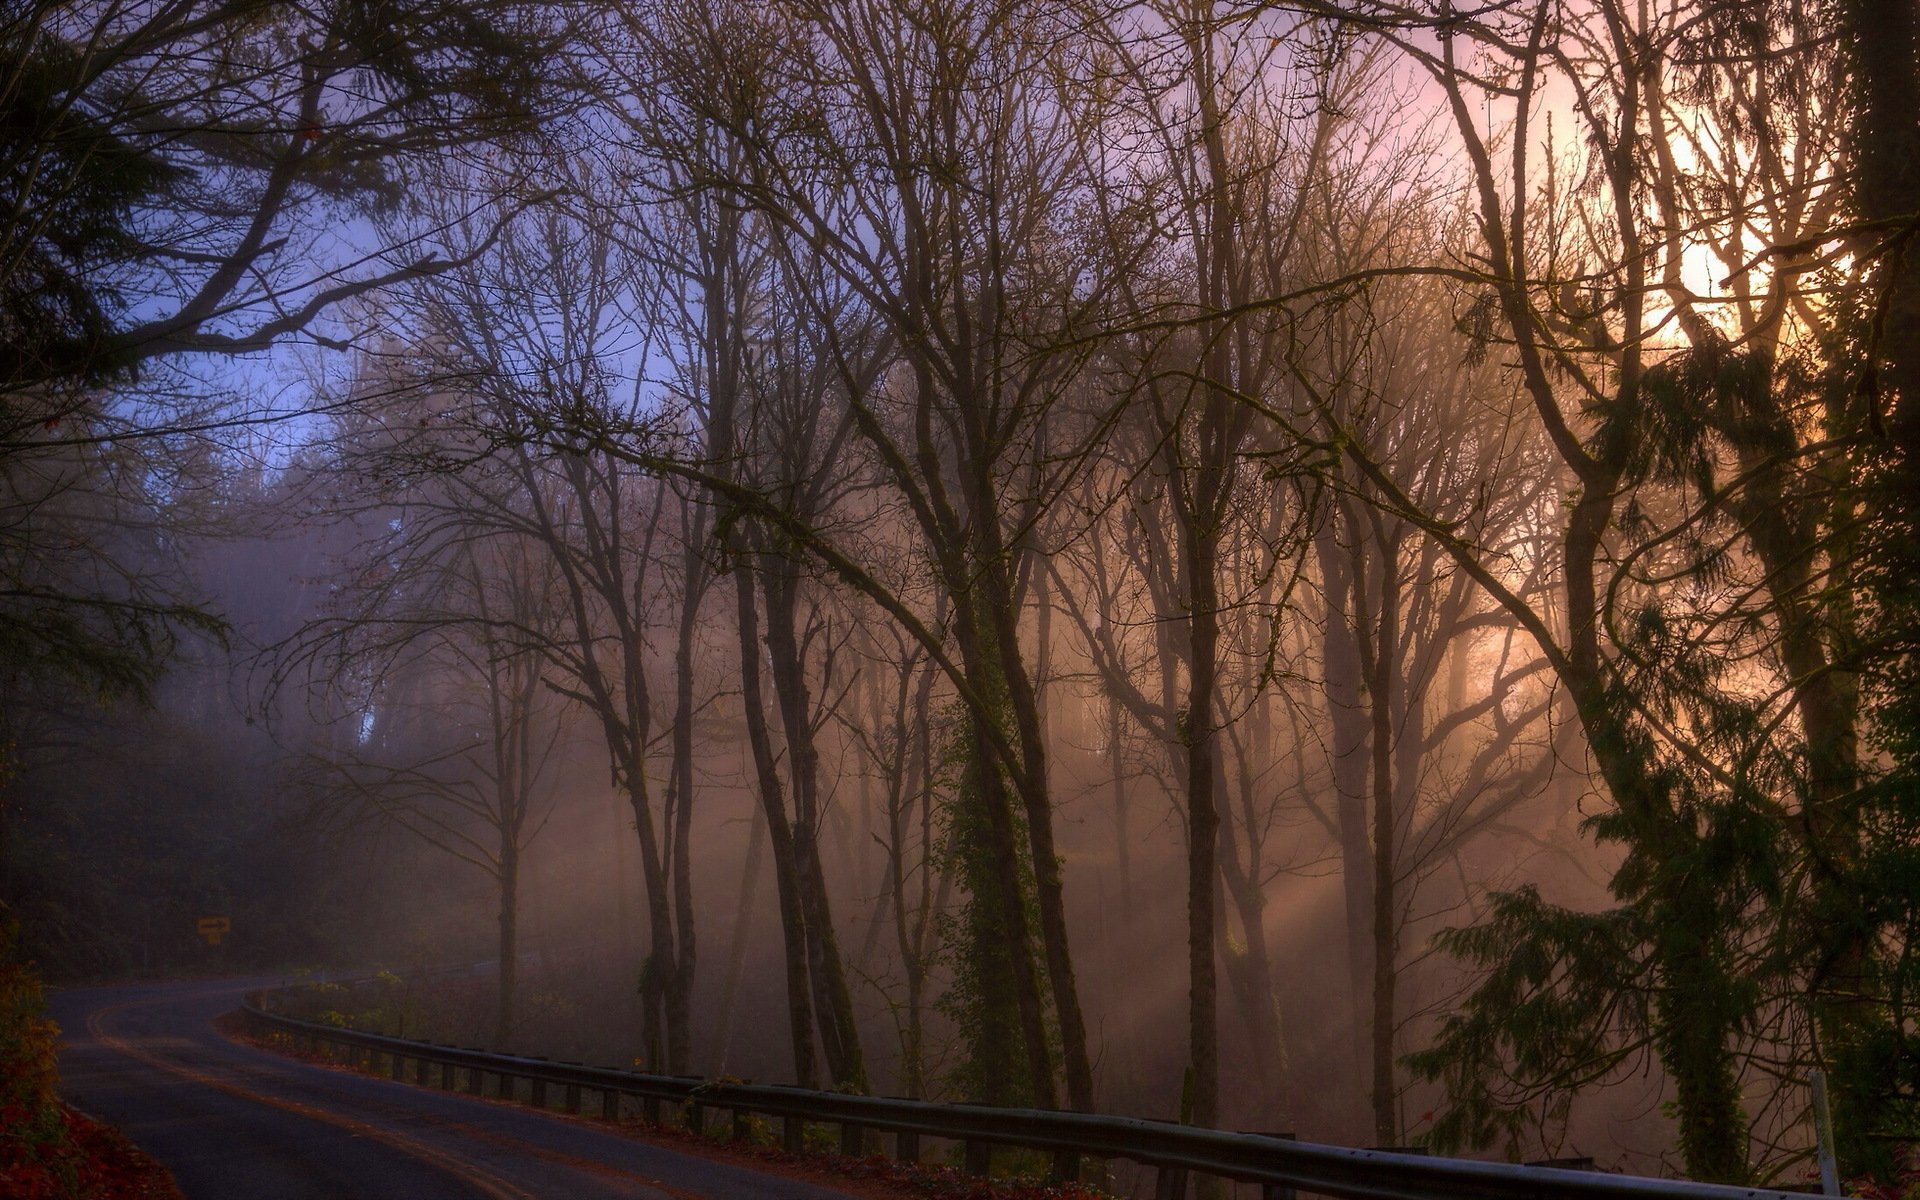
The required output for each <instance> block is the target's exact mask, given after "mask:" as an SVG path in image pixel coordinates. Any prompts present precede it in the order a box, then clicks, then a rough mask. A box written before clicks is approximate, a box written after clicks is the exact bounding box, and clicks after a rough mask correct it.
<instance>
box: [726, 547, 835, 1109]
mask: <svg viewBox="0 0 1920 1200" xmlns="http://www.w3.org/2000/svg"><path fill="white" fill-rule="evenodd" d="M733 582H734V599H735V607H736V613H737V618H738V628H739V632H740V699H741V706H742V709H743V710H744V712H745V714H746V721H747V741H748V743H749V745H750V746H751V748H752V753H753V765H754V773H755V775H756V776H757V777H758V779H759V784H760V806H761V812H762V813H763V814H764V815H765V817H766V822H767V841H768V843H769V844H770V845H771V846H772V848H773V877H774V885H775V890H776V892H777V893H778V896H779V900H780V936H781V941H782V944H783V946H784V948H785V950H786V963H787V1034H788V1038H789V1040H790V1042H791V1044H792V1046H793V1081H794V1083H796V1084H798V1085H799V1086H801V1087H807V1088H810V1087H813V1086H815V1084H816V1082H817V1080H816V1076H815V1072H814V1063H813V999H812V985H811V982H810V980H809V979H808V971H807V932H806V919H805V917H804V916H803V915H802V909H801V902H800V885H799V882H798V880H797V878H796V873H795V871H794V865H793V830H792V827H791V826H790V825H789V824H788V823H787V807H786V801H785V799H783V798H782V795H781V787H780V773H779V770H778V768H777V767H776V765H775V762H774V757H773V745H772V741H771V739H770V738H769V737H768V735H767V710H766V697H765V696H764V695H763V693H762V688H761V682H760V619H759V616H758V614H757V611H756V605H755V603H754V580H753V574H752V572H751V571H749V570H748V569H747V568H746V567H745V566H739V567H736V568H735V570H734V573H733Z"/></svg>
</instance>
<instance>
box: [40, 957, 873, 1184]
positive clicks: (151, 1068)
mask: <svg viewBox="0 0 1920 1200" xmlns="http://www.w3.org/2000/svg"><path fill="white" fill-rule="evenodd" d="M271 982H272V981H269V980H229V981H224V982H220V983H192V984H159V985H147V986H140V987H116V988H90V989H86V990H77V991H69V992H59V993H56V994H55V995H54V996H53V997H52V1007H53V1015H54V1019H55V1020H57V1021H59V1023H60V1027H61V1030H62V1031H63V1039H62V1040H63V1042H64V1045H63V1048H62V1050H61V1055H60V1076H61V1085H62V1091H63V1092H64V1093H65V1095H66V1097H67V1099H68V1100H70V1101H71V1102H72V1103H73V1104H75V1105H76V1106H77V1107H79V1108H82V1109H85V1110H86V1111H87V1112H89V1113H92V1114H93V1115H95V1116H97V1117H100V1118H102V1119H103V1120H106V1121H109V1122H111V1123H112V1124H114V1125H117V1126H118V1127H119V1128H120V1129H121V1130H122V1131H123V1132H124V1133H126V1135H127V1136H128V1137H130V1138H132V1139H133V1141H134V1142H135V1143H136V1144H137V1145H138V1146H139V1147H140V1148H141V1149H143V1150H145V1151H146V1152H147V1153H149V1154H151V1155H153V1156H154V1157H155V1158H156V1159H158V1160H160V1162H162V1163H163V1164H165V1165H166V1166H167V1167H168V1168H169V1169H171V1170H172V1171H173V1173H174V1177H175V1179H177V1180H178V1181H179V1183H180V1190H181V1191H183V1192H185V1193H186V1194H187V1196H188V1200H254V1198H256V1197H258V1198H271V1200H373V1198H375V1197H396V1198H404V1200H476V1198H482V1197H484V1198H486V1200H548V1198H552V1200H563V1198H565V1200H572V1198H574V1197H578V1198H580V1200H602V1198H603V1197H605V1198H611V1197H660V1198H668V1197H671V1198H673V1200H689V1198H692V1197H726V1198H728V1200H845V1196H844V1193H840V1192H834V1191H829V1190H827V1189H824V1188H821V1187H817V1186H815V1185H812V1184H807V1183H802V1182H799V1181H797V1180H789V1179H782V1178H780V1177H778V1176H774V1175H765V1174H761V1173H759V1172H756V1171H750V1170H747V1169H745V1168H743V1167H737V1166H731V1165H728V1164H725V1163H718V1162H712V1161H709V1160H707V1159H704V1158H698V1157H694V1156H691V1155H686V1154H678V1153H675V1152H674V1151H672V1150H666V1149H662V1148H661V1147H658V1146H653V1145H649V1144H647V1143H645V1142H638V1141H633V1140H631V1139H628V1138H624V1137H620V1136H618V1135H617V1134H613V1133H610V1132H606V1131H604V1130H601V1129H596V1128H594V1127H593V1126H592V1125H591V1124H588V1123H586V1122H580V1121H570V1120H566V1119H563V1118H560V1117H557V1116H549V1115H546V1114H543V1113H538V1112H533V1111H530V1110H528V1109H525V1108H517V1107H514V1106H511V1105H507V1104H501V1103H494V1102H489V1101H486V1100H481V1099H479V1098H477V1097H468V1096H459V1095H452V1094H449V1093H446V1092H440V1091H433V1090H428V1089H425V1088H415V1087H410V1086H408V1085H406V1084H403V1083H391V1082H388V1081H386V1080H383V1079H377V1078H373V1077H370V1076H365V1075H358V1074H354V1073H351V1072H347V1071H335V1070H329V1069H327V1068H325V1067H319V1066H313V1065H311V1064H308V1063H303V1062H297V1061H294V1060H291V1059H285V1058H281V1057H280V1056H278V1055H275V1054H269V1053H267V1052H265V1051H262V1050H257V1049H255V1048H253V1047H251V1046H246V1045H241V1044H239V1043H235V1042H232V1041H229V1040H227V1039H226V1038H225V1037H223V1036H222V1035H221V1034H220V1033H218V1032H217V1031H216V1030H215V1029H214V1028H213V1025H212V1022H213V1019H214V1018H215V1017H217V1016H219V1015H220V1014H221V1013H225V1012H229V1011H231V1010H232V1009H234V1008H236V1007H238V1006H239V1002H240V995H241V993H242V992H243V991H245V990H247V989H248V988H251V987H259V986H263V985H265V984H269V983H271Z"/></svg>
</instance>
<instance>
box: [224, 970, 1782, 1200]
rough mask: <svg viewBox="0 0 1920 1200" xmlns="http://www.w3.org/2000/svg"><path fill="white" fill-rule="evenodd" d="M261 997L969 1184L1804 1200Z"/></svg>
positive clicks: (611, 1102) (1403, 1197) (696, 1118)
mask: <svg viewBox="0 0 1920 1200" xmlns="http://www.w3.org/2000/svg"><path fill="white" fill-rule="evenodd" d="M265 995H266V994H265V993H263V992H255V993H252V994H250V995H249V996H248V997H247V998H246V1001H245V1002H244V1004H243V1005H242V1013H243V1016H244V1019H245V1021H246V1023H247V1025H248V1026H249V1027H250V1029H251V1030H252V1031H253V1032H255V1033H266V1032H277V1033H284V1034H290V1035H292V1036H293V1037H295V1038H297V1039H300V1040H302V1041H303V1042H304V1043H305V1044H306V1045H307V1047H308V1048H309V1049H312V1050H318V1049H319V1048H320V1047H322V1046H326V1047H329V1048H332V1047H339V1048H341V1049H345V1050H347V1051H350V1052H352V1054H353V1055H354V1056H355V1057H356V1058H357V1059H358V1060H359V1062H358V1065H361V1066H363V1067H368V1068H373V1067H377V1066H379V1065H380V1062H379V1060H380V1059H381V1058H383V1057H384V1058H385V1059H386V1060H387V1061H386V1065H387V1067H388V1070H389V1072H390V1073H391V1076H392V1077H393V1078H394V1079H404V1078H406V1076H407V1074H408V1071H409V1068H411V1073H412V1076H413V1081H414V1082H415V1083H418V1084H420V1085H422V1086H433V1085H436V1084H437V1086H439V1087H441V1088H443V1089H446V1090H448V1091H452V1090H455V1085H456V1084H457V1083H462V1082H464V1084H465V1086H464V1088H462V1089H461V1090H464V1091H466V1092H468V1093H471V1094H481V1093H482V1092H483V1091H484V1087H485V1083H486V1081H487V1077H488V1076H491V1077H492V1078H493V1082H494V1085H495V1086H494V1094H495V1095H496V1096H498V1097H499V1098H502V1099H512V1100H520V1099H521V1095H520V1093H521V1087H520V1085H521V1084H522V1083H524V1084H526V1085H527V1089H526V1090H527V1093H528V1094H527V1096H526V1097H525V1099H526V1100H527V1102H529V1103H531V1104H532V1105H533V1106H535V1107H537V1108H546V1107H549V1095H548V1088H550V1087H558V1088H560V1089H561V1093H562V1105H563V1107H564V1108H565V1109H566V1110H567V1111H569V1112H574V1113H578V1112H580V1111H582V1097H583V1094H584V1093H587V1092H592V1093H595V1094H596V1095H597V1096H598V1098H599V1100H600V1115H601V1116H603V1117H604V1118H606V1119H608V1120H613V1119H616V1118H617V1117H618V1116H619V1115H620V1113H621V1111H622V1102H623V1100H624V1099H626V1098H632V1099H636V1100H638V1101H639V1102H640V1104H641V1106H642V1109H643V1112H644V1115H645V1117H646V1119H647V1120H648V1121H649V1122H651V1123H655V1124H658V1123H659V1121H660V1116H661V1109H660V1106H661V1105H663V1104H671V1105H677V1106H680V1107H681V1108H682V1110H683V1113H684V1120H685V1121H686V1124H687V1125H688V1127H689V1128H692V1129H694V1130H696V1131H700V1132H704V1131H705V1129H706V1119H705V1114H706V1110H708V1109H727V1110H730V1111H731V1112H732V1113H733V1120H734V1127H735V1129H736V1131H744V1129H745V1121H746V1118H747V1117H748V1116H749V1115H758V1116H766V1117H779V1118H781V1119H782V1120H783V1122H784V1129H783V1140H784V1143H785V1145H786V1147H787V1149H789V1150H794V1151H797V1150H799V1149H800V1148H801V1144H802V1140H803V1135H804V1131H805V1127H806V1123H807V1122H809V1121H813V1122H821V1123H827V1124H837V1125H839V1126H840V1144H841V1148H842V1150H843V1151H844V1152H846V1153H849V1154H858V1153H861V1152H862V1151H863V1149H864V1148H865V1145H866V1138H867V1134H868V1133H869V1132H870V1131H877V1132H884V1133H891V1134H893V1135H894V1137H895V1147H894V1150H895V1154H896V1155H897V1156H898V1157H900V1158H903V1159H912V1160H917V1159H918V1158H919V1156H920V1153H919V1151H920V1144H919V1139H920V1138H921V1137H923V1136H924V1137H937V1138H945V1139H948V1140H951V1141H956V1142H961V1143H964V1144H965V1146H966V1164H967V1170H968V1171H969V1172H972V1173H975V1174H985V1173H986V1170H987V1166H988V1163H989V1161H990V1159H989V1155H990V1153H991V1150H992V1148H993V1147H995V1146H1018V1147H1023V1148H1026V1149H1031V1150H1040V1151H1050V1152H1052V1154H1053V1175H1054V1178H1055V1179H1056V1180H1069V1179H1074V1178H1077V1177H1078V1174H1079V1167H1080V1161H1081V1159H1082V1158H1084V1157H1092V1158H1101V1159H1116V1158H1117V1159H1127V1160H1130V1161H1133V1162H1138V1163H1143V1164H1146V1165H1148V1166H1151V1167H1156V1168H1158V1169H1159V1182H1158V1186H1157V1187H1156V1190H1155V1194H1156V1196H1159V1197H1163V1198H1168V1200H1171V1198H1176V1197H1179V1196H1180V1195H1182V1194H1183V1192H1184V1190H1185V1183H1186V1177H1187V1175H1188V1173H1189V1172H1191V1173H1193V1174H1199V1175H1213V1176H1218V1177H1221V1178H1224V1179H1232V1180H1240V1181H1243V1182H1250V1183H1259V1184H1262V1185H1264V1194H1265V1195H1266V1196H1268V1197H1269V1198H1270V1200H1271V1198H1277V1197H1285V1196H1287V1195H1288V1193H1290V1192H1292V1191H1293V1190H1294V1189H1299V1190H1301V1191H1308V1192H1314V1193H1318V1194H1321V1195H1327V1196H1341V1197H1351V1198H1352V1200H1469V1198H1472V1200H1482V1198H1484V1200H1805V1196H1804V1193H1797V1192H1783V1191H1774V1190H1770V1189H1766V1188H1748V1187H1728V1186H1724V1185H1720V1184H1709V1183H1695V1182H1692V1181H1689V1180H1673V1179H1651V1178H1644V1177H1639V1176H1631V1175H1610V1174H1604V1173H1600V1172H1595V1171H1582V1170H1569V1169H1565V1168H1561V1167H1552V1166H1522V1165H1518V1164H1514V1163H1494V1162H1478V1161H1473V1160H1468V1159H1457V1158H1432V1157H1427V1156H1425V1155H1419V1154H1407V1153H1398V1152H1391V1151H1382V1150H1355V1149H1349V1148H1346V1147H1341V1146H1323V1145H1316V1144H1314V1143H1310V1142H1300V1141H1294V1140H1292V1139H1289V1138H1285V1137H1275V1136H1271V1135H1267V1134H1253V1133H1228V1132H1223V1131H1220V1130H1213V1129H1197V1128H1194V1127H1191V1126H1186V1125H1177V1124H1173V1123H1171V1122H1164V1121H1151V1120H1142V1119H1139V1118H1135V1117H1110V1116H1099V1115H1094V1114H1088V1113H1071V1112H1055V1111H1043V1110H1038V1109H1012V1108H989V1107H985V1106H982V1105H971V1104H935V1103H932V1102H929V1101H924V1100H901V1099H894V1098H890V1097H882V1096H852V1095H844V1094H841V1093H838V1092H822V1091H814V1090H810V1089H807V1088H799V1087H787V1086H783V1085H777V1084H753V1083H739V1082H731V1081H727V1080H708V1079H701V1078H698V1077H691V1076H679V1075H648V1074H643V1073H640V1072H636V1071H623V1070H615V1069H613V1068H609V1067H589V1066H585V1065H582V1064H579V1063H565V1062H554V1061H551V1060H548V1059H544V1058H528V1057H522V1056H517V1055H510V1054H495V1053H492V1052H489V1051H485V1050H475V1049H467V1048H462V1047H458V1046H441V1045H435V1044H432V1043H429V1042H416V1041H410V1040H407V1039H403V1038H393V1037H386V1036H383V1035H381V1034H374V1033H363V1032H360V1031H357V1030H352V1029H340V1028H336V1027H333V1026H329V1025H322V1024H317V1023H315V1022H311V1021H302V1020H298V1019H296V1018H293V1017H288V1016H283V1015H281V1014H278V1013H272V1012H268V1011H267V1010H266V1007H265V1004H264V1000H265ZM434 1067H438V1069H439V1070H438V1078H437V1079H432V1078H430V1076H431V1075H432V1074H433V1071H432V1068H434ZM462 1072H464V1073H465V1079H464V1081H463V1080H461V1078H460V1075H461V1073H462Z"/></svg>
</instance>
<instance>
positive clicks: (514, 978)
mask: <svg viewBox="0 0 1920 1200" xmlns="http://www.w3.org/2000/svg"><path fill="white" fill-rule="evenodd" d="M497 877H498V879H499V883H500V942H499V946H498V949H497V953H498V954H499V956H500V970H499V973H498V975H497V977H496V981H495V982H496V984H497V987H498V991H497V994H496V995H495V997H494V1006H493V1042H492V1044H491V1048H492V1049H494V1050H496V1051H499V1052H502V1053H506V1052H508V1051H511V1050H512V1049H513V999H514V989H515V987H516V986H517V984H518V981H519V974H520V946H519V934H520V929H519V924H520V848H519V847H518V846H516V845H514V844H513V840H512V839H511V838H502V839H501V844H500V866H499V870H498V874H497Z"/></svg>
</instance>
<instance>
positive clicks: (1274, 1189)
mask: <svg viewBox="0 0 1920 1200" xmlns="http://www.w3.org/2000/svg"><path fill="white" fill-rule="evenodd" d="M1241 1132H1242V1133H1251V1134H1253V1135H1255V1136H1256V1137H1270V1138H1279V1139H1280V1140H1281V1141H1283V1142H1295V1141H1299V1140H1300V1139H1299V1138H1298V1137H1296V1136H1295V1135H1293V1134H1291V1133H1280V1132H1277V1131H1275V1130H1271V1129H1243V1130H1241ZM1260 1200H1299V1196H1298V1194H1297V1193H1296V1192H1295V1191H1294V1190H1293V1185H1292V1184H1290V1183H1263V1184H1261V1185H1260Z"/></svg>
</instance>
